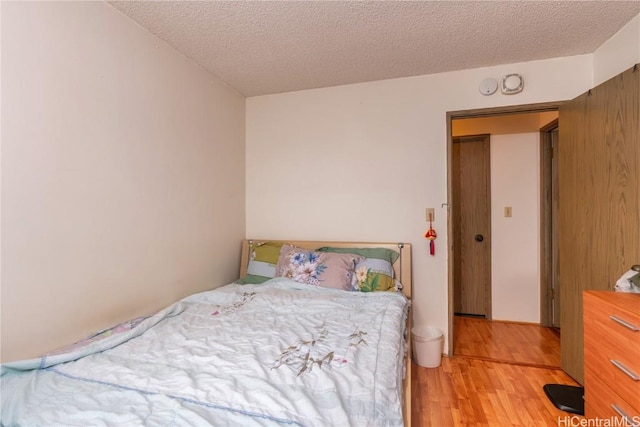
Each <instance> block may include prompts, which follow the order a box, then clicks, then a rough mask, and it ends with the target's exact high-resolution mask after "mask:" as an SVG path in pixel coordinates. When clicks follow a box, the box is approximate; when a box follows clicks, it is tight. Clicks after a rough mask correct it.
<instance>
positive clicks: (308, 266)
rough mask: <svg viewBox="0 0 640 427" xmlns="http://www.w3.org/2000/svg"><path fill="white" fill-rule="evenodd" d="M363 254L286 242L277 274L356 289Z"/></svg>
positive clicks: (317, 284) (318, 283)
mask: <svg viewBox="0 0 640 427" xmlns="http://www.w3.org/2000/svg"><path fill="white" fill-rule="evenodd" d="M363 259H364V257H362V256H360V255H357V254H354V253H329V252H317V251H313V250H308V249H301V248H296V247H294V246H289V245H286V244H285V245H283V246H282V249H281V250H280V257H279V258H278V265H277V266H276V277H287V278H289V279H292V280H295V281H296V282H300V283H305V284H307V285H315V286H320V287H324V288H335V289H342V290H345V291H353V290H355V289H354V288H353V275H354V269H355V266H356V264H357V263H359V262H361V261H362V260H363Z"/></svg>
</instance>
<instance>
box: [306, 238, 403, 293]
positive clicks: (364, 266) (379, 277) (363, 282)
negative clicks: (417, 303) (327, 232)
mask: <svg viewBox="0 0 640 427" xmlns="http://www.w3.org/2000/svg"><path fill="white" fill-rule="evenodd" d="M318 251H320V252H331V253H353V254H357V255H361V256H363V257H364V259H363V260H362V261H360V262H359V263H358V264H356V268H355V274H354V275H353V279H352V283H351V285H352V287H353V288H354V289H355V290H359V291H361V292H373V291H392V292H396V291H398V289H399V288H398V286H397V284H396V283H397V281H396V280H394V277H393V263H394V262H396V260H397V259H398V256H400V254H398V252H396V251H394V250H393V249H387V248H335V247H331V246H325V247H322V248H320V249H318Z"/></svg>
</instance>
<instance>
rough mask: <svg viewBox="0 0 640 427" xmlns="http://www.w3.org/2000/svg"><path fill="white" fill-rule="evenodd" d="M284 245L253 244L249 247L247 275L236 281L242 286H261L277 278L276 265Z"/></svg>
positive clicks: (270, 243)
mask: <svg viewBox="0 0 640 427" xmlns="http://www.w3.org/2000/svg"><path fill="white" fill-rule="evenodd" d="M281 248H282V243H275V242H252V243H251V244H250V245H249V264H248V265H247V274H246V275H245V276H244V277H242V278H240V279H239V280H236V283H239V284H241V285H246V284H249V283H251V284H260V283H264V282H266V281H267V280H269V279H273V278H274V277H275V276H276V265H278V257H279V256H280V249H281Z"/></svg>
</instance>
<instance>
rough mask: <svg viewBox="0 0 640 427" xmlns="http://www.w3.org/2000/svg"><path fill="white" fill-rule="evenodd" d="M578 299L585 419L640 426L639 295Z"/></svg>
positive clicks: (596, 293) (591, 295)
mask: <svg viewBox="0 0 640 427" xmlns="http://www.w3.org/2000/svg"><path fill="white" fill-rule="evenodd" d="M583 295H584V300H583V302H584V390H585V416H586V417H587V418H601V419H604V418H606V419H609V420H610V419H612V417H616V418H617V419H620V418H624V417H626V418H627V419H628V424H626V425H629V426H636V425H638V426H640V294H627V293H619V292H608V291H585V292H584V294H583ZM616 425H617V424H616ZM621 425H625V424H621Z"/></svg>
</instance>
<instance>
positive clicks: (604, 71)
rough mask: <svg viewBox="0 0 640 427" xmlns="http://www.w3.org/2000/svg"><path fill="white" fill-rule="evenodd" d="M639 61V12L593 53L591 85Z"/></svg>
mask: <svg viewBox="0 0 640 427" xmlns="http://www.w3.org/2000/svg"><path fill="white" fill-rule="evenodd" d="M637 63H640V14H638V15H637V16H636V17H635V18H633V19H632V20H631V21H629V22H628V23H627V24H626V25H625V26H624V27H622V28H621V29H620V30H619V31H618V32H617V33H616V34H614V35H613V36H612V37H611V38H610V39H609V40H607V41H606V42H604V43H603V44H602V45H601V46H600V47H599V48H598V49H596V51H595V52H594V53H593V86H597V85H599V84H600V83H603V82H605V81H607V80H609V79H610V78H611V77H613V76H615V75H617V74H620V73H621V72H623V71H624V70H626V69H628V68H631V67H632V66H633V65H634V64H637Z"/></svg>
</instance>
